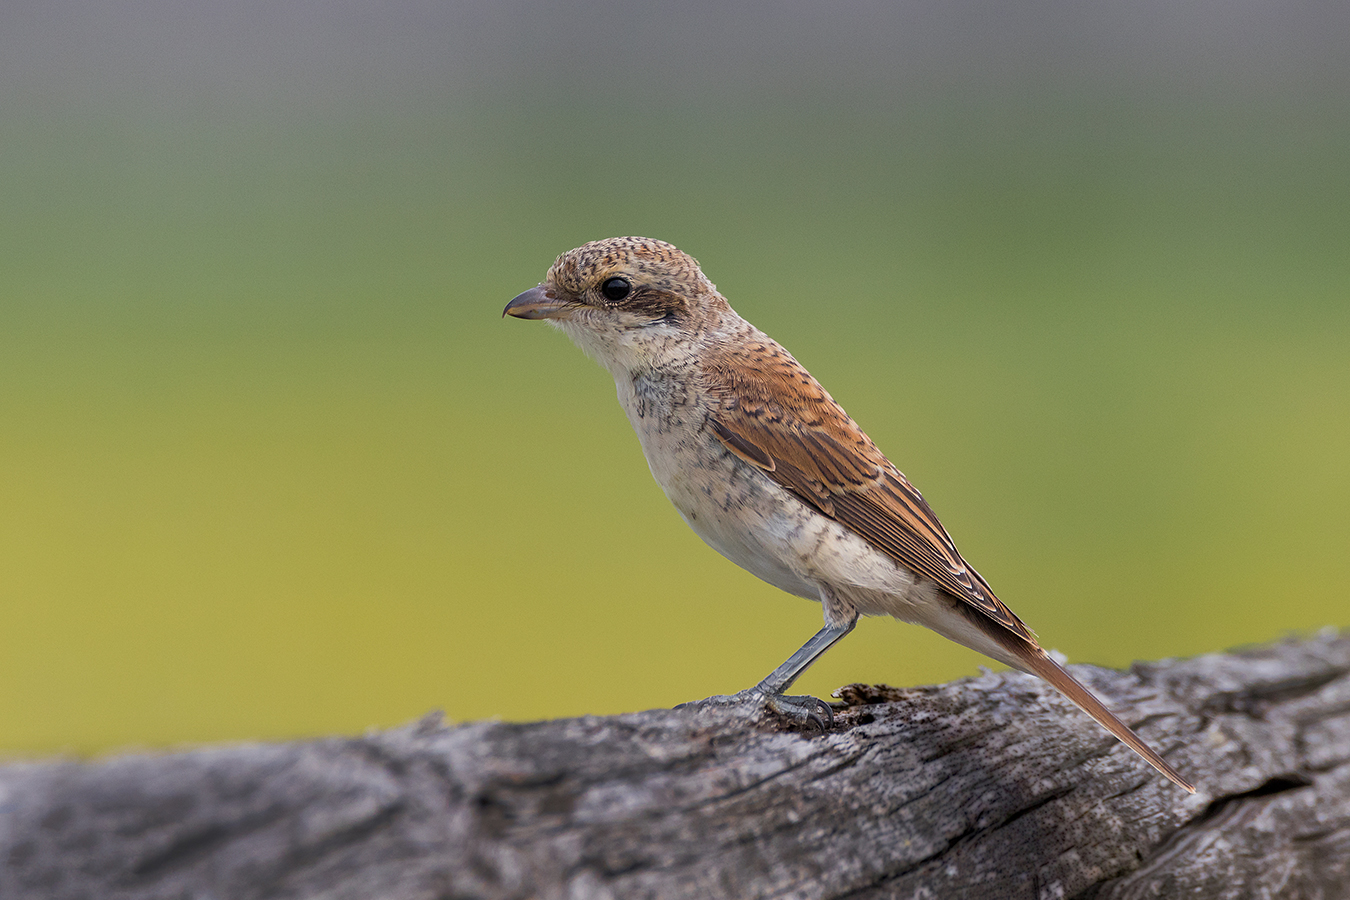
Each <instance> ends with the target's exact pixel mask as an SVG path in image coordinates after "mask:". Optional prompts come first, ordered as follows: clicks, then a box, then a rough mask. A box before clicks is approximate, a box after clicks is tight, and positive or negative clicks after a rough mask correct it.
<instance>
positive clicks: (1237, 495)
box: [0, 0, 1350, 755]
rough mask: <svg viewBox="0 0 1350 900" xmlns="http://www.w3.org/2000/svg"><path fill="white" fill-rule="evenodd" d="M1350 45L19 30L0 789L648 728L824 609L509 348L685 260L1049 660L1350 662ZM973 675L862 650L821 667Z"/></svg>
mask: <svg viewBox="0 0 1350 900" xmlns="http://www.w3.org/2000/svg"><path fill="white" fill-rule="evenodd" d="M1347 34H1350V5H1346V4H1344V3H1332V2H1307V3H1300V2H1293V0H1276V2H1269V0H1266V2H1247V0H1239V2H1235V3H1229V4H1224V5H1222V6H1216V5H1214V4H1212V3H1206V2H1199V0H1140V2H1134V3H1129V4H1120V3H1111V2H1105V0H1100V2H1097V0H1094V2H1086V3H1084V2H1068V0H1063V2H1021V3H1016V4H1009V3H1002V2H995V0H978V2H955V3H915V2H887V3H875V2H867V3H863V2H857V3H854V2H840V3H831V4H827V5H823V6H822V5H819V4H811V3H773V4H769V3H741V4H723V3H716V2H703V3H663V4H630V3H621V2H617V0H615V2H583V3H572V4H534V3H521V2H477V3H439V2H431V0H381V2H379V3H376V2H373V0H351V2H345V3H331V2H316V0H300V2H291V3H286V4H276V3H264V2H255V0H236V2H226V3H207V2H186V3H185V2H181V0H174V2H169V0H146V2H132V0H110V2H100V3H88V2H65V0H7V2H6V3H5V4H4V5H3V7H2V8H0V137H2V139H0V153H2V154H3V156H2V157H0V752H3V753H5V754H8V755H16V754H17V755H31V754H42V753H50V752H58V751H60V752H73V753H96V752H103V751H107V750H111V749H118V748H126V747H162V746H175V745H181V744H184V743H193V742H202V741H221V740H236V739H253V738H269V739H271V738H289V737H296V736H306V735H319V734H328V733H355V732H359V731H361V730H363V729H365V728H368V727H371V726H388V725H394V724H397V723H401V722H405V721H407V720H409V719H411V718H414V717H416V716H419V715H421V714H422V713H425V712H426V711H428V710H430V709H433V708H439V709H444V710H445V711H446V713H447V714H448V716H449V717H450V718H451V719H454V720H466V719H476V718H482V717H491V716H498V717H502V718H505V719H513V720H521V719H531V718H540V717H555V716H570V715H578V714H583V713H614V712H619V711H625V710H634V709H642V708H648V707H655V706H668V705H671V704H674V703H678V702H680V701H684V700H690V699H695V698H699V697H704V696H707V695H710V694H714V693H726V692H732V691H735V690H738V689H740V688H744V687H747V686H749V685H751V684H753V683H754V682H756V681H757V680H758V679H759V678H761V677H762V676H763V675H765V674H766V673H767V672H768V671H769V670H770V669H772V668H773V667H774V666H776V665H777V664H778V663H779V662H781V661H782V660H783V659H784V658H785V657H786V656H787V655H788V654H789V653H790V652H791V651H793V650H795V649H796V648H797V647H798V646H799V645H800V644H801V643H802V642H803V641H804V640H805V639H806V638H807V637H808V636H810V635H811V634H812V633H814V631H815V630H816V629H817V628H818V627H819V625H820V608H819V606H818V605H816V604H813V603H809V602H807V601H804V600H800V599H797V598H793V597H789V596H787V595H785V594H782V593H780V592H778V591H776V590H775V589H773V588H771V587H769V586H768V585H765V584H762V583H760V582H758V581H756V580H755V579H754V578H753V577H751V576H749V575H747V574H746V573H744V572H742V571H741V570H739V569H737V568H736V567H735V566H734V565H732V564H731V563H729V562H726V561H725V560H723V559H722V558H721V557H719V556H718V555H717V554H716V553H714V552H713V551H712V550H710V549H708V548H706V547H705V546H703V545H702V543H701V542H700V541H699V540H698V538H697V537H695V536H694V535H693V534H692V533H691V532H690V531H688V530H687V529H686V528H685V526H684V525H683V523H682V522H681V521H680V519H679V517H678V516H677V515H676V514H675V512H674V511H673V509H671V508H670V507H669V505H668V504H667V502H666V500H665V498H664V497H663V496H662V495H661V493H660V491H659V489H658V488H657V487H656V486H655V484H654V483H653V482H652V481H651V478H650V475H649V474H648V473H647V470H646V464H645V462H644V460H643V458H642V456H641V453H640V450H639V448H638V445H637V441H636V439H635V438H634V437H633V435H632V433H631V431H630V429H629V426H628V424H627V422H626V420H625V419H624V417H623V415H622V413H621V411H620V409H619V407H618V405H617V404H616V403H615V400H614V391H613V385H612V382H611V381H610V380H609V378H608V376H607V375H605V373H604V372H603V371H602V370H601V369H600V368H599V367H598V366H596V365H595V364H594V363H593V362H591V361H589V360H587V359H586V358H585V357H584V356H583V355H582V354H581V353H580V352H579V351H578V350H577V349H576V348H574V347H572V346H571V345H570V344H569V343H568V342H567V340H566V339H565V338H564V337H563V336H562V335H560V334H558V333H556V332H554V331H552V330H551V329H549V328H546V327H544V326H543V325H541V324H538V323H530V322H521V321H515V320H505V321H504V320H502V318H501V310H502V307H503V306H504V305H505V304H506V302H507V301H508V300H510V299H511V297H512V296H514V295H515V294H516V293H517V292H519V291H521V290H524V289H525V288H528V287H531V286H533V285H534V284H536V283H537V282H538V281H539V280H540V279H541V278H542V277H543V275H544V272H545V271H546V269H547V268H548V266H549V264H550V263H551V262H552V261H553V259H554V257H555V256H556V255H557V254H559V253H561V252H563V251H565V250H568V249H569V248H571V247H574V246H577V245H579V244H581V243H583V242H585V241H587V240H591V239H594V238H600V237H607V236H612V235H622V234H639V235H647V236H651V237H658V238H662V239H665V240H669V241H671V242H673V243H675V244H677V245H678V246H680V247H681V248H682V249H684V250H686V251H688V252H689V253H691V254H693V255H694V256H696V257H697V258H698V259H699V260H700V262H701V263H702V264H703V267H704V269H705V271H706V272H707V273H708V275H709V277H711V278H712V279H713V281H715V282H716V283H717V284H718V286H719V287H720V288H721V290H722V291H723V293H724V294H726V296H727V297H728V298H730V300H731V302H732V303H733V305H735V306H736V308H737V309H738V310H739V311H740V312H741V313H742V314H743V315H745V316H746V317H747V318H748V319H750V320H751V321H753V322H754V323H756V324H757V325H759V326H760V327H761V328H763V329H765V330H766V331H768V332H769V333H770V334H772V335H773V336H775V337H776V338H778V339H779V340H780V341H781V342H783V343H784V344H785V345H787V346H788V348H789V349H791V350H792V351H793V352H794V353H795V355H796V356H797V357H798V358H799V359H800V360H801V361H802V362H803V363H804V364H805V365H806V366H808V367H809V368H810V369H811V370H812V372H814V373H815V374H816V376H817V377H819V378H820V379H821V380H822V381H823V382H824V383H825V384H826V385H827V386H828V388H829V389H830V391H831V392H832V393H833V394H834V396H835V397H836V398H838V399H839V400H840V401H841V402H842V403H843V404H844V405H845V406H846V407H847V408H848V410H849V411H850V412H851V413H852V415H853V416H854V418H856V419H857V420H858V421H859V422H860V423H861V424H862V425H863V427H865V428H866V429H867V430H868V431H869V432H870V433H871V435H872V437H873V438H874V439H875V440H876V441H877V442H878V444H880V446H881V447H882V448H883V450H885V451H886V452H887V453H888V454H889V455H890V456H891V457H892V458H893V459H894V460H895V461H896V462H897V464H898V465H899V466H900V467H901V468H902V469H903V470H904V471H905V472H906V473H907V474H908V475H909V477H910V478H911V480H912V481H914V483H915V484H916V485H918V486H919V488H920V489H921V490H922V491H923V492H924V494H925V496H926V497H927V498H928V499H929V501H930V502H931V503H932V504H933V506H934V507H935V508H936V509H937V511H938V513H939V514H940V515H941V516H942V518H943V521H944V522H945V523H946V525H947V527H948V529H949V530H950V531H951V533H952V534H953V536H954V537H955V538H956V541H957V543H958V544H959V545H960V546H961V548H962V549H963V551H964V553H965V555H966V556H967V558H969V559H970V560H971V562H972V563H973V564H974V565H975V566H976V567H978V568H979V569H980V571H981V572H982V573H983V574H984V575H985V577H986V578H987V579H988V580H989V581H990V583H991V584H993V585H994V587H995V589H996V590H997V591H998V592H999V594H1000V595H1001V596H1002V598H1003V599H1004V600H1005V601H1007V602H1008V604H1009V605H1010V606H1011V607H1012V608H1013V609H1015V610H1016V611H1017V612H1018V613H1019V614H1020V615H1021V616H1022V617H1023V618H1024V619H1025V620H1026V621H1027V622H1028V623H1029V624H1030V625H1032V626H1033V627H1034V628H1036V629H1037V630H1038V631H1039V633H1040V635H1041V637H1042V639H1043V642H1044V643H1045V644H1046V645H1047V646H1050V647H1054V648H1058V649H1060V650H1062V651H1064V652H1065V653H1067V654H1068V656H1069V658H1070V659H1071V660H1072V661H1077V662H1094V663H1099V664H1103V665H1109V666H1125V665H1128V664H1129V663H1130V662H1131V661H1132V660H1135V659H1153V658H1158V657H1165V656H1173V655H1190V654H1199V653H1205V652H1210V651H1216V650H1221V649H1224V648H1229V647H1233V646H1234V645H1240V644H1244V643H1250V642H1258V641H1268V640H1271V639H1275V638H1279V637H1281V636H1283V635H1285V634H1287V633H1290V632H1306V631H1309V630H1312V629H1317V628H1320V627H1323V626H1326V625H1345V624H1347V622H1350V615H1347V610H1350V602H1348V601H1350V593H1348V592H1347V588H1350V465H1347V461H1348V460H1350V52H1347V50H1346V35H1347ZM983 662H984V660H982V658H980V657H978V656H976V655H975V654H973V653H969V652H967V651H965V650H963V649H961V648H959V647H956V646H955V645H952V644H949V643H947V642H945V641H943V640H942V639H941V638H938V637H936V636H934V635H931V634H928V633H927V632H924V631H922V630H920V629H918V628H914V627H911V626H905V625H901V624H899V623H896V622H892V621H881V620H868V621H865V622H863V623H862V624H861V626H860V627H859V628H858V630H857V631H856V632H855V633H854V634H853V635H852V636H850V637H849V638H848V640H847V641H845V642H844V643H843V644H842V645H840V646H839V647H838V648H836V649H835V650H834V651H832V652H831V653H830V654H828V655H827V656H826V657H825V658H824V659H823V661H822V662H821V663H820V664H819V665H818V666H817V667H816V668H814V669H813V670H812V671H811V672H810V673H809V674H808V675H807V677H806V678H805V679H804V680H803V681H802V682H801V687H802V688H803V689H805V690H807V691H811V692H814V693H816V694H818V695H827V694H828V693H829V692H830V691H831V690H832V689H834V688H835V687H837V686H839V685H841V684H845V683H848V682H854V681H864V682H886V683H890V684H900V685H904V684H914V683H923V682H933V681H941V680H946V679H950V678H954V677H958V676H962V675H967V674H972V673H974V672H975V671H976V668H977V666H979V665H980V664H982V663H983Z"/></svg>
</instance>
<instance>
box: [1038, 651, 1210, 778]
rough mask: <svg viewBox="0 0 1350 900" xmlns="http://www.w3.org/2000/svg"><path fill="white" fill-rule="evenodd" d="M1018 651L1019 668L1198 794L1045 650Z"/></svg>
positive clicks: (1153, 764)
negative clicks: (1069, 701)
mask: <svg viewBox="0 0 1350 900" xmlns="http://www.w3.org/2000/svg"><path fill="white" fill-rule="evenodd" d="M1018 649H1019V650H1020V651H1021V652H1018V653H1017V654H1016V656H1017V660H1018V662H1019V663H1020V666H1019V668H1025V669H1026V670H1028V671H1029V672H1031V673H1032V674H1034V675H1039V676H1040V677H1041V678H1044V679H1045V680H1046V681H1048V682H1050V684H1051V685H1053V686H1054V687H1055V688H1056V689H1057V690H1058V691H1059V692H1060V693H1061V694H1063V695H1064V696H1065V697H1068V698H1069V699H1070V700H1072V701H1073V702H1074V703H1075V704H1077V706H1078V708H1079V709H1081V710H1082V711H1083V712H1085V713H1087V714H1088V715H1090V716H1092V718H1094V719H1096V720H1097V721H1098V722H1099V723H1100V724H1101V726H1102V727H1103V728H1105V729H1106V730H1107V731H1109V732H1111V733H1112V734H1114V735H1115V736H1116V737H1118V738H1120V740H1121V742H1122V743H1123V744H1125V746H1127V747H1129V748H1130V749H1131V750H1133V751H1134V752H1135V753H1138V754H1139V755H1140V756H1142V757H1143V758H1144V760H1145V761H1146V762H1147V763H1148V764H1149V765H1151V766H1153V768H1155V769H1157V770H1158V771H1159V772H1161V773H1162V774H1163V775H1166V776H1167V777H1168V778H1170V779H1171V780H1172V782H1173V783H1175V784H1176V785H1177V786H1178V787H1180V788H1182V789H1184V790H1187V791H1190V792H1191V793H1192V794H1194V793H1195V786H1194V785H1192V784H1191V783H1190V782H1189V781H1187V780H1186V779H1184V778H1182V777H1181V774H1180V773H1179V772H1177V770H1176V769H1174V768H1172V766H1171V765H1169V764H1168V762H1167V760H1165V759H1163V758H1162V757H1161V756H1159V755H1158V754H1157V753H1156V752H1155V751H1154V750H1153V748H1152V747H1150V746H1149V745H1148V744H1145V743H1144V741H1143V739H1142V738H1140V737H1139V735H1137V734H1135V733H1134V732H1133V731H1132V730H1130V726H1128V725H1126V724H1125V723H1124V722H1122V721H1120V719H1118V718H1117V717H1116V714H1115V713H1113V712H1111V710H1109V709H1107V708H1106V706H1105V705H1104V704H1103V703H1102V702H1101V701H1100V700H1098V699H1097V697H1096V696H1095V695H1094V694H1093V693H1092V692H1091V691H1089V690H1088V689H1087V688H1086V687H1084V686H1083V685H1082V684H1081V683H1080V682H1079V681H1078V679H1076V678H1074V677H1073V676H1072V675H1070V674H1069V673H1068V672H1066V671H1065V670H1064V668H1063V667H1062V666H1060V665H1059V663H1057V662H1055V661H1054V660H1053V659H1051V658H1050V657H1049V656H1047V655H1046V653H1045V651H1044V650H1042V649H1041V648H1039V647H1027V648H1025V649H1023V648H1018Z"/></svg>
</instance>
